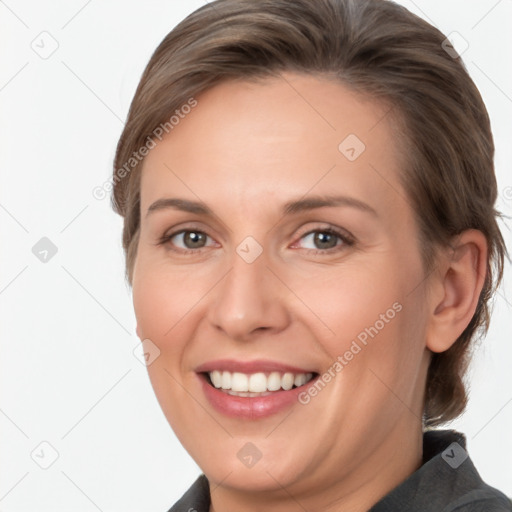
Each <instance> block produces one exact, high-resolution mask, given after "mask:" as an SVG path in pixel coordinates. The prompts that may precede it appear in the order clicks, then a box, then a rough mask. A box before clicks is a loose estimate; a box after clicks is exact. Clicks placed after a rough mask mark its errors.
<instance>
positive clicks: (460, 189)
mask: <svg viewBox="0 0 512 512" xmlns="http://www.w3.org/2000/svg"><path fill="white" fill-rule="evenodd" d="M286 71H290V72H297V73H302V74H309V75H313V76H319V77H321V76H325V77H328V78H329V79H334V80H338V81H339V83H341V84H342V85H344V86H346V87H348V88H349V89H351V90H353V91H356V92H358V93H360V94H366V95H368V96H369V97H371V98H375V99H376V100H380V101H382V102H384V103H385V104H387V105H389V106H390V107H391V109H392V111H393V112H392V115H391V116H390V119H393V126H394V127H395V128H398V129H399V133H400V136H399V137H397V142H396V144H397V149H398V148H399V147H401V151H400V153H401V154H402V155H403V162H402V166H403V168H402V169H401V181H402V185H403V187H404V190H405V191H406V194H407V199H408V201H409V202H410V204H411V205H412V206H413V210H414V212H415V217H416V222H417V225H418V227H419V233H420V249H421V253H422V257H423V263H424V269H425V272H426V273H428V272H430V271H432V270H433V269H434V268H435V255H436V248H437V247H449V246H450V242H451V241H452V240H453V237H455V236H456V235H458V234H460V233H461V232H462V231H464V230H466V229H477V230H480V231H481V232H482V233H483V234H484V235H485V237H486V239H487V243H488V247H489V252H488V261H487V274H486V277H485V283H484V286H483V289H482V292H481V295H480V297H479V301H478V306H477V308H476V311H475V314H474V316H473V318H472V319H471V321H470V323H469V325H468V326H467V327H466V329H465V330H464V332H463V333H462V334H461V335H460V337H459V338H458V339H457V340H456V342H455V343H454V344H453V345H452V346H451V348H450V349H448V350H446V351H445V352H442V353H434V354H433V355H432V359H431V362H430V366H429V370H428V375H427V383H426V390H425V404H424V414H423V420H424V425H426V426H427V427H430V426H435V425H438V424H441V423H444V422H446V421H449V420H451V419H454V418H455V417H457V416H458V415H460V414H461V413H462V412H463V411H464V409H465V407H466V404H467V393H466V389H465V385H464V380H463V378H464V375H465V372H466V370H467V367H468V364H469V361H470V349H471V346H472V342H473V341H474V340H476V339H477V338H478V337H479V336H483V335H484V334H485V333H486V332H487V330H488V327H489V319H490V299H491V297H492V296H493V294H494V292H495V290H496V287H497V286H498V285H499V283H500V280H501V277H502V273H503V262H504V257H505V256H506V254H507V252H506V248H505V244H504V241H503V237H502V235H501V232H500V229H499V226H498V223H497V220H498V218H499V216H500V214H499V213H498V212H497V211H496V210H495V208H494V204H495V201H496V198H497V184H496V178H495V175H494V164H493V158H494V143H493V138H492V133H491V129H490V121H489V117H488V114H487V111H486V108H485V105H484V103H483V101H482V98H481V96H480V94H479V92H478V90H477V88H476V86H475V84H474V83H473V81H472V80H471V78H470V76H469V74H468V73H467V71H466V69H465V67H464V65H463V63H462V61H461V59H460V57H459V56H458V55H457V54H456V52H455V50H454V49H453V48H452V47H450V46H449V43H448V41H447V39H446V37H445V36H444V35H443V34H442V33H441V32H440V31H439V30H437V29H436V28H434V27H433V26H431V25H430V24H428V23H427V22H425V21H424V20H422V19H421V18H419V17H417V16H416V15H414V14H412V13H411V12H409V11H408V10H407V9H405V8H403V7H401V6H399V5H397V4H395V3H393V2H391V1H388V0H294V1H293V2H290V1H289V0H259V1H257V2H255V1H253V0H217V1H214V2H211V3H209V4H208V5H205V6H203V7H201V8H200V9H198V10H196V11H195V12H194V13H192V14H191V15H189V16H188V17H187V18H186V19H185V20H183V21H182V22H181V23H179V24H178V25H177V26H176V27H175V28H174V29H173V30H172V31H171V32H170V33H169V34H168V35H167V36H166V37H165V38H164V40H163V41H162V42H161V44H160V45H159V46H158V48H157V49H156V50H155V52H154V54H153V55H152V57H151V59H150V61H149V63H148V65H147V67H146V69H145V71H144V73H143V75H142V78H141V80H140V83H139V85H138V87H137V90H136V93H135V96H134V98H133V101H132V104H131V107H130V110H129V114H128V118H127V121H126V125H125V127H124V130H123V132H122V135H121V137H120V139H119V142H118V146H117V151H116V155H115V161H114V190H113V195H112V205H113V208H114V210H115V211H116V212H117V213H119V214H120V215H122V216H123V217H124V228H123V247H124V251H125V256H126V277H127V280H128V282H129V283H130V285H131V283H132V275H133V266H134V262H135V258H136V253H137V246H138V237H139V228H140V174H141V167H142V163H143V159H142V160H141V159H140V158H139V160H140V161H139V160H137V161H136V160H133V162H134V163H133V164H130V165H131V166H132V168H131V169H129V172H127V171H126V163H127V162H128V161H130V159H133V157H134V155H135V153H137V152H138V151H139V150H140V148H143V147H144V146H147V145H148V142H149V141H150V140H152V137H154V131H155V129H156V128H157V127H158V126H164V125H166V123H167V125H169V122H168V121H169V118H170V116H172V115H173V113H174V112H176V110H178V111H179V109H180V108H182V106H183V105H186V104H187V103H189V102H190V100H191V98H192V99H193V98H194V96H197V95H198V94H200V93H201V92H203V91H205V90H207V89H210V88H212V87H214V86H215V85H218V84H220V83H221V82H224V81H227V80H258V79H260V78H263V79H264V78H266V77H277V76H279V75H280V74H281V73H283V72H286ZM166 131H167V130H166ZM137 154H138V153H137ZM123 169H124V170H125V172H121V171H122V170H123ZM120 176H121V178H120Z"/></svg>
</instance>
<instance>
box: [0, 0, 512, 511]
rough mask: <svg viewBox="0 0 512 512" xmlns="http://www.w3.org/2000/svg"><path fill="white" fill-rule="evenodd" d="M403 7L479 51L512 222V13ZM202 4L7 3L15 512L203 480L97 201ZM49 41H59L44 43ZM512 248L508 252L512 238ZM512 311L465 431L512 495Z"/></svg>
mask: <svg viewBox="0 0 512 512" xmlns="http://www.w3.org/2000/svg"><path fill="white" fill-rule="evenodd" d="M400 3H403V4H404V5H405V6H406V7H408V8H409V9H411V10H412V11H413V12H415V13H417V14H419V15H420V16H422V17H424V18H426V19H428V20H429V21H430V22H431V23H433V24H435V25H436V26H438V27H439V28H440V29H441V30H442V31H443V32H444V33H445V34H449V33H451V32H453V31H456V32H458V33H459V34H460V35H462V37H463V38H464V39H465V40H466V41H467V42H468V43H469V48H468V49H467V51H466V52H465V53H464V54H463V58H464V60H465V62H466V65H467V67H468V70H469V72H470V73H471V75H472V77H473V78H474V80H475V81H476V83H477V86H478V87H479V89H480V91H481V92H482V95H483V97H484V100H485V102H486V104H487V107H488V109H489V113H490V116H491V119H492V124H493V130H494V135H495V142H496V148H497V154H496V166H497V174H498V182H499V188H500V198H499V201H498V208H499V209H500V210H501V211H503V212H504V213H505V214H507V215H509V216H510V215H511V214H512V188H511V187H512V174H511V169H510V165H511V162H512V158H511V156H512V155H511V143H510V141H512V129H511V118H512V76H511V66H510V62H511V58H510V53H511V49H512V30H511V29H510V28H511V27H510V23H511V21H512V2H511V1H510V0H500V1H497V0H485V1H484V0H482V1H478V2H468V1H467V0H449V1H447V0H442V1H438V0H436V1H432V0H430V1H427V0H421V1H420V0H416V1H415V2H412V1H410V0H403V2H400ZM202 5H204V2H203V1H200V0H187V1H186V2H185V1H181V2H177V1H170V0H167V1H163V0H160V1H157V0H153V1H148V2H142V1H141V2H135V1H124V2H123V1H121V0H103V1H99V0H92V1H88V2H87V1H86V0H72V1H70V0H68V1H66V2H64V1H63V0H61V1H56V0H53V1H51V2H38V1H35V0H30V1H23V0H5V1H0V23H1V27H0V38H1V48H2V50H1V51H2V61H1V66H0V102H1V118H0V129H1V136H0V144H1V147H0V170H1V173H2V180H3V186H2V187H1V191H0V221H1V237H2V238H1V239H2V241H3V242H2V255H3V259H2V264H1V266H0V307H1V319H0V326H1V343H2V347H1V368H0V379H1V382H0V390H1V401H0V439H1V441H0V442H1V449H2V458H1V460H2V464H1V469H0V471H1V472H0V510H1V511H3V512H12V511H22V510H23V511H29V510H30V511H34V510H37V511H52V512H56V511H69V510H76V511H84V512H88V511H95V510H101V511H105V512H106V511H118V510H119V511H121V510H123V511H125V512H129V511H140V510H147V511H149V510H154V511H162V512H163V511H165V510H167V509H168V508H169V507H170V506H171V505H172V504H173V503H174V502H175V501H176V499H178V497H180V496H181V495H182V493H183V492H184V491H185V490H186V489H187V488H188V487H189V485H190V484H191V483H192V481H193V480H194V479H195V477H196V476H197V475H198V474H199V469H198V468H197V466H196V465H195V463H194V462H193V461H192V460H191V459H190V457H189V456H188V455H187V453H186V452H185V451H184V450H183V448H182V447H181V446H180V444H179V442H178V441H177V440H176V438H175V437H174V434H173V433H172V431H171V429H170V427H169V426H168V424H167V422H166V420H165V418H164V416H163V414H162V412H161V410H160V408H159V405H158V403H157V401H156V399H155V397H154V394H153V391H152V389H151V387H150V383H149V379H148V377H147V373H146V369H145V367H144V366H143V365H142V364H141V363H140V362H139V360H138V359H137V358H136V357H135V356H134V354H133V350H134V347H136V346H137V345H138V339H137V337H136V335H135V320H134V315H133V309H132V305H131V296H130V290H129V288H128V287H127V285H126V284H125V282H124V276H123V271H124V267H123V265H124V260H123V254H122V250H121V245H120V236H121V226H122V223H121V219H120V218H118V217H117V216H116V215H115V214H114V213H113V212H112V210H111V209H110V204H109V200H108V198H107V199H103V200H97V199H95V198H94V197H93V196H92V190H93V188H94V187H95V186H98V185H101V184H103V183H104V182H105V181H107V180H109V178H110V174H111V165H112V159H113V156H114V150H115V145H116V143H117V139H118V137H119V135H120V133H121V130H122V127H123V121H124V119H125V117H126V115H127V111H128V107H129V104H130V101H131V98H132V95H133V93H134V91H135V87H136V85H137V83H138V80H139V78H140V75H141V73H142V70H143V68H144V66H145V65H146V63H147V61H148V59H149V57H150V55H151V53H152V52H153V50H154V49H155V48H156V46H157V45H158V43H159V42H160V41H161V40H162V39H163V37H164V36H165V35H166V34H167V33H168V32H169V31H170V29H171V28H172V27H173V26H174V25H175V24H176V23H177V22H178V21H180V20H181V19H182V18H183V17H184V16H185V15H187V14H188V13H190V12H192V11H193V10H195V9H196V8H198V7H200V6H202ZM43 31H46V32H48V33H49V34H51V37H53V38H54V39H55V41H56V43H52V41H51V39H49V36H48V35H43V36H39V35H40V33H41V32H43ZM41 37H44V38H46V40H45V43H44V44H45V48H46V49H48V48H50V47H51V44H57V43H58V49H57V50H56V51H55V52H54V53H53V54H52V55H51V56H49V57H48V58H47V59H43V58H41V57H40V56H39V55H38V54H37V53H36V52H35V51H34V50H33V48H32V47H31V44H32V45H33V46H34V45H37V44H39V45H41V42H40V41H41ZM33 41H35V42H34V43H32V42H33ZM40 51H42V50H40ZM508 225H509V226H510V221H509V222H508ZM504 233H505V236H506V238H507V241H508V245H509V246H510V247H512V245H511V244H510V241H511V236H510V231H509V230H508V228H504ZM44 236H46V237H48V238H49V239H50V240H51V241H52V242H53V243H54V244H55V245H56V246H57V248H58V252H57V254H56V255H55V256H54V257H53V258H51V260H50V261H48V262H47V263H42V262H41V261H39V259H37V258H36V257H35V256H34V254H33V253H32V247H33V246H34V245H35V244H36V243H37V242H38V241H39V240H40V239H41V238H42V237H44ZM508 282H509V283H510V277H508ZM511 295H512V294H511V287H510V285H508V286H507V285H505V286H504V287H503V288H502V290H501V291H500V295H499V296H498V298H497V301H496V307H495V314H494V318H493V324H492V328H491V331H490V333H489V335H488V337H487V339H486V341H485V342H484V343H483V345H482V346H481V347H480V348H479V350H478V351H477V353H476V361H475V364H474V365H473V368H472V371H471V374H470V375H471V381H472V386H471V401H470V404H469V408H468V411H467V413H466V414H465V415H464V416H463V417H462V418H461V419H460V420H458V421H456V422H454V423H453V424H452V427H453V428H456V429H458V430H461V431H463V432H465V433H466V435H467V437H468V448H469V452H470V455H471V456H472V458H473V461H474V462H475V465H476V467H477V468H478V469H479V471H480V473H481V475H482V476H483V478H484V479H485V480H486V481H487V482H488V483H489V484H491V485H493V486H496V487H498V488H499V489H501V490H502V491H504V492H505V493H507V494H508V495H510V496H512V464H511V459H512V436H511V435H510V432H511V431H512V372H511V371H510V361H511V356H512V328H511V322H510V318H511V310H512V296H511ZM43 441H45V442H47V443H49V444H50V445H51V446H52V447H53V449H54V450H56V451H57V452H58V458H57V460H56V461H55V462H54V463H53V464H52V465H51V466H50V467H49V468H48V469H42V468H41V467H40V466H39V465H38V464H37V463H36V461H38V462H39V463H40V464H44V463H49V462H51V456H52V448H50V447H49V446H48V445H46V444H44V445H40V443H41V442H43ZM34 450H35V452H34ZM31 453H32V454H33V455H32V456H33V458H32V457H31Z"/></svg>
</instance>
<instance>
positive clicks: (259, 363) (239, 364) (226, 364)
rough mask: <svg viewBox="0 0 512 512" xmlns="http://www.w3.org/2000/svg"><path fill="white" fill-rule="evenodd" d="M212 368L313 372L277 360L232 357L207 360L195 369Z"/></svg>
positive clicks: (209, 369)
mask: <svg viewBox="0 0 512 512" xmlns="http://www.w3.org/2000/svg"><path fill="white" fill-rule="evenodd" d="M214 370H219V371H227V372H232V373H233V372H239V373H246V374H252V373H259V372H263V373H265V372H281V373H288V372H289V373H315V372H314V370H308V369H304V368H299V367H298V366H291V365H289V364H285V363H280V362H278V361H270V360H268V359H254V360H252V361H236V360H234V359H217V360H215V361H208V362H206V363H203V364H201V365H199V366H198V367H197V368H196V369H195V371H196V372H197V373H207V372H212V371H214Z"/></svg>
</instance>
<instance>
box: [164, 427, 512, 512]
mask: <svg viewBox="0 0 512 512" xmlns="http://www.w3.org/2000/svg"><path fill="white" fill-rule="evenodd" d="M209 509H210V488H209V485H208V480H207V479H206V477H205V476H204V475H201V476H200V477H199V478H198V479H197V480H196V481H195V482H194V484H193V485H192V487H190V489H189V490H188V491H187V492H186V493H185V494H184V495H183V497H182V498H181V499H180V500H179V501H178V502H177V503H176V504H175V505H174V506H173V507H171V509H170V510H169V511H168V512H209ZM397 511H407V512H415V511H416V512H512V502H511V500H510V499H509V498H507V497H506V496H505V495H504V494H503V493H501V492H500V491H498V490H497V489H494V488H493V487H491V486H489V485H487V484H486V483H485V482H484V481H483V480H482V478H481V477H480V475H479V474H478V471H477V470H476V468H475V466H474V465H473V463H472V462H471V459H470V458H469V456H468V453H467V452H466V438H465V436H464V434H461V433H460V432H456V431H454V430H432V431H429V432H425V433H424V434H423V464H422V466H421V467H420V468H419V469H418V470H417V471H415V472H414V473H413V474H412V475H411V476H410V477H408V478H407V479H406V480H405V481H404V482H402V483H401V484H400V485H399V486H398V487H395V489H393V490H392V491H390V492H389V493H388V494H387V495H386V496H384V497H383V498H382V499H381V500H380V501H379V502H378V503H376V504H375V505H374V506H373V507H372V508H371V509H370V510H369V511H368V512H397Z"/></svg>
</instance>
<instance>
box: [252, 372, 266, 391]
mask: <svg viewBox="0 0 512 512" xmlns="http://www.w3.org/2000/svg"><path fill="white" fill-rule="evenodd" d="M249 391H252V392H258V393H263V391H267V377H266V376H265V374H264V373H253V374H252V375H251V376H250V377H249Z"/></svg>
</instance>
